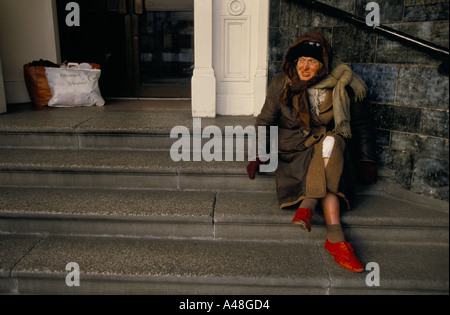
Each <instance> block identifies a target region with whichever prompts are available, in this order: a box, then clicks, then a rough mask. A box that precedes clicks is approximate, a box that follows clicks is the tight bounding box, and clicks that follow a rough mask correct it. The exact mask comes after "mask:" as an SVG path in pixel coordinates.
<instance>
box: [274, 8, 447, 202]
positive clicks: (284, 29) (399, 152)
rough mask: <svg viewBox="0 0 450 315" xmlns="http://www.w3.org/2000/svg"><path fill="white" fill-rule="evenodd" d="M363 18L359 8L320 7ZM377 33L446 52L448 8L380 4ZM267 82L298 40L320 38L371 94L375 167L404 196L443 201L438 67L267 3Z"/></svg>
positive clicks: (413, 53) (322, 19) (347, 26)
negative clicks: (387, 173) (392, 32)
mask: <svg viewBox="0 0 450 315" xmlns="http://www.w3.org/2000/svg"><path fill="white" fill-rule="evenodd" d="M321 2H322V3H325V4H329V5H331V6H334V7H336V8H339V9H342V10H345V11H347V12H350V13H352V14H356V15H358V16H360V17H364V19H365V16H366V14H367V13H369V11H367V12H366V10H365V8H366V4H367V3H368V2H370V1H364V0H345V1H342V0H339V1H338V0H321ZM376 2H377V3H378V4H379V7H380V22H381V25H384V26H388V27H391V28H394V29H397V30H399V31H402V32H405V33H407V34H410V35H412V36H415V37H418V38H421V39H424V40H427V41H431V42H433V43H435V44H438V45H440V46H444V47H446V48H448V47H449V0H378V1H376ZM270 12H271V13H270V14H271V16H270V32H269V33H270V39H269V62H270V63H269V73H270V74H269V76H270V78H271V77H273V75H274V74H275V73H276V72H279V71H280V70H281V65H282V61H283V58H284V54H285V53H286V51H287V49H288V48H289V45H290V44H291V43H292V42H293V41H294V40H295V39H296V38H297V36H299V35H301V34H304V33H306V32H309V31H310V30H313V29H315V30H319V31H321V32H322V33H323V34H324V35H325V36H326V37H327V38H328V39H329V41H330V43H331V44H332V45H333V49H334V53H335V59H336V60H340V61H342V62H346V63H348V64H350V65H351V67H352V69H353V70H354V71H355V72H356V73H357V74H359V75H360V76H361V77H362V78H363V79H364V80H365V81H366V83H367V85H368V87H369V97H370V100H371V108H370V111H371V114H372V116H373V120H374V123H375V127H376V130H377V134H378V136H377V145H378V156H379V164H380V166H381V167H385V168H388V169H392V170H394V171H395V172H394V173H395V179H396V180H397V181H398V182H399V183H400V184H401V185H403V186H404V187H405V188H407V189H409V190H411V191H414V192H416V193H420V194H425V195H428V196H431V197H434V198H438V199H443V200H448V199H449V190H448V188H449V160H448V159H449V141H448V138H449V77H448V74H441V72H440V71H438V68H439V66H440V65H441V63H442V62H441V59H439V58H438V57H433V56H431V55H430V54H428V53H427V52H423V51H422V50H420V49H418V48H415V47H413V46H410V45H407V44H405V43H401V42H399V41H396V40H393V39H391V38H388V37H386V36H385V35H381V34H377V33H375V32H373V31H372V30H371V29H368V28H360V27H358V26H356V25H355V24H353V23H351V22H348V21H345V20H343V19H340V18H338V17H333V16H331V15H327V14H325V13H322V12H319V11H316V10H313V9H311V8H309V7H307V6H305V5H303V4H301V1H295V0H271V11H270Z"/></svg>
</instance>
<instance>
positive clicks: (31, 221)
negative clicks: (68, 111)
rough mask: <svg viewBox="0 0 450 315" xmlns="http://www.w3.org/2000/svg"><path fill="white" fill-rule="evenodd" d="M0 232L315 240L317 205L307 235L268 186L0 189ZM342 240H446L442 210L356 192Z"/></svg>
mask: <svg viewBox="0 0 450 315" xmlns="http://www.w3.org/2000/svg"><path fill="white" fill-rule="evenodd" d="M0 199H1V200H2V203H1V205H0V233H16V234H44V235H47V234H50V235H91V236H113V237H117V236H127V237H157V238H194V239H210V240H246V241H290V242H303V241H323V240H324V239H325V238H326V227H325V221H324V219H323V216H322V213H321V211H320V210H319V211H318V213H317V215H316V216H315V217H314V220H313V229H312V232H311V233H306V232H304V231H303V230H301V229H299V228H297V227H296V226H294V225H293V224H291V220H292V217H293V216H294V214H295V212H294V211H292V210H280V209H279V207H278V204H277V200H276V196H275V194H274V192H222V191H220V192H212V191H164V190H105V189H61V188H1V189H0ZM341 217H342V224H343V226H344V232H345V234H346V237H347V239H348V240H349V241H350V240H351V241H359V242H362V243H365V242H371V241H379V242H389V243H392V242H416V243H433V244H443V245H445V244H448V242H449V232H448V221H449V220H448V211H446V209H445V208H443V207H442V208H439V207H433V206H432V205H420V204H418V203H413V202H410V201H406V200H402V199H398V198H394V197H390V196H380V195H365V194H360V195H357V197H356V202H355V205H354V208H353V209H352V210H350V211H345V212H343V213H342V216H341Z"/></svg>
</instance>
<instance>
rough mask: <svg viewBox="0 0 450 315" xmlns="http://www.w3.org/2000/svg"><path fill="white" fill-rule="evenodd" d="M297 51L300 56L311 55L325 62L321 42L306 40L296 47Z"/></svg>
mask: <svg viewBox="0 0 450 315" xmlns="http://www.w3.org/2000/svg"><path fill="white" fill-rule="evenodd" d="M296 53H297V56H298V57H299V58H300V57H310V58H314V59H316V60H319V61H320V62H322V63H323V48H322V44H321V43H319V42H313V41H304V42H302V43H300V44H299V45H298V46H297V47H296Z"/></svg>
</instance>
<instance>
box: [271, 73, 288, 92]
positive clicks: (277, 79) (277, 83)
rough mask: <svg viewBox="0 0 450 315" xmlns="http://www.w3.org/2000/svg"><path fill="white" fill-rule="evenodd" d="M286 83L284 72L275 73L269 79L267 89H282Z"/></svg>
mask: <svg viewBox="0 0 450 315" xmlns="http://www.w3.org/2000/svg"><path fill="white" fill-rule="evenodd" d="M285 85H286V74H285V73H284V72H279V73H277V74H275V75H274V76H273V78H272V80H271V81H270V86H269V90H271V91H282V90H284V88H285Z"/></svg>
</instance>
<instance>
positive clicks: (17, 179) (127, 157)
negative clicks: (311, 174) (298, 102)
mask: <svg viewBox="0 0 450 315" xmlns="http://www.w3.org/2000/svg"><path fill="white" fill-rule="evenodd" d="M247 163H248V162H245V161H244V162H215V161H213V162H205V161H200V162H192V161H191V162H184V161H180V162H174V161H173V160H172V159H171V157H170V153H169V152H168V151H120V150H113V151H110V150H43V149H30V150H28V149H0V175H1V176H0V186H3V187H8V186H12V187H17V186H19V187H24V186H26V187H65V188H68V187H70V188H116V189H163V190H164V189H165V190H167V189H169V190H192V189H194V190H223V191H227V190H243V191H274V189H275V186H274V185H275V181H274V177H273V174H266V175H262V176H259V177H258V178H257V179H256V180H254V181H250V180H249V179H248V176H247V173H246V166H247Z"/></svg>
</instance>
